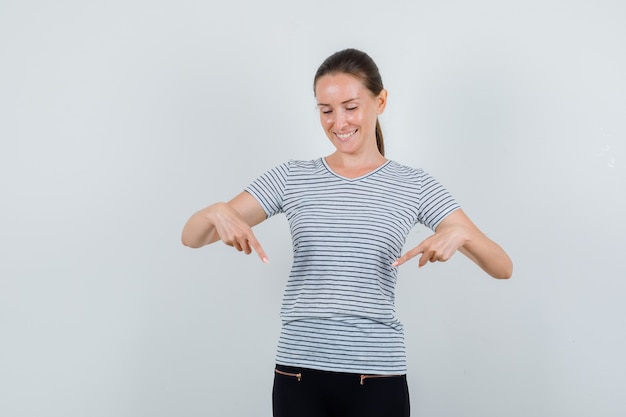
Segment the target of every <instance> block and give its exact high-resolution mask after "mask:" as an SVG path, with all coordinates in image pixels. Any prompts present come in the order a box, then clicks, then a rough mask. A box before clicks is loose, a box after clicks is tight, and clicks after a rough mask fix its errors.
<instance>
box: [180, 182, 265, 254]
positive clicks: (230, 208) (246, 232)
mask: <svg viewBox="0 0 626 417" xmlns="http://www.w3.org/2000/svg"><path fill="white" fill-rule="evenodd" d="M265 218H266V215H265V211H263V208H262V207H261V205H260V204H259V203H258V201H257V200H256V199H255V198H254V197H252V196H251V195H250V194H249V193H247V192H242V193H241V194H239V195H237V196H236V197H235V198H233V199H232V200H231V201H229V202H228V203H216V204H213V205H211V206H209V207H207V208H205V209H202V210H200V211H199V212H197V213H195V214H194V215H193V216H191V217H190V218H189V220H188V221H187V223H186V224H185V227H184V228H183V233H182V242H183V245H185V246H189V247H192V248H199V247H202V246H204V245H208V244H210V243H213V242H216V241H217V240H221V241H222V242H224V243H225V244H227V245H228V246H232V247H234V248H235V249H237V250H238V251H240V252H244V253H245V254H250V253H252V251H253V250H254V251H255V252H256V253H257V255H258V256H259V258H260V259H261V260H262V261H263V262H265V263H267V262H268V258H267V255H266V254H265V251H264V250H263V247H262V246H261V244H260V243H259V241H258V240H257V238H256V236H255V235H254V232H253V231H252V227H253V226H255V225H257V224H259V223H260V222H262V221H263V220H265Z"/></svg>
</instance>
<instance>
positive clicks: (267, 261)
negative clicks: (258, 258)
mask: <svg viewBox="0 0 626 417" xmlns="http://www.w3.org/2000/svg"><path fill="white" fill-rule="evenodd" d="M262 261H263V263H264V264H268V263H270V260H269V259H267V258H266V257H265V256H264V257H263V259H262Z"/></svg>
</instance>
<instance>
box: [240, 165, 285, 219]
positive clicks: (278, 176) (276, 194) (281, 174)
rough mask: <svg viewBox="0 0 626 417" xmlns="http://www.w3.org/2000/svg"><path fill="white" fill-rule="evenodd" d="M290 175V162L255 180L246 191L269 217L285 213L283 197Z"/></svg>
mask: <svg viewBox="0 0 626 417" xmlns="http://www.w3.org/2000/svg"><path fill="white" fill-rule="evenodd" d="M288 175H289V162H285V163H283V164H281V165H278V166H277V167H274V168H272V169H270V170H269V171H267V172H266V173H264V174H263V175H261V176H260V177H259V178H257V179H256V180H254V181H253V182H252V183H251V184H250V185H248V187H246V189H245V190H246V191H247V192H248V193H250V194H251V195H252V196H253V197H254V198H256V200H257V201H258V202H259V204H261V206H262V207H263V210H264V211H265V214H266V215H267V217H271V216H273V215H275V214H278V213H281V212H282V211H283V196H284V194H285V187H286V184H287V177H288Z"/></svg>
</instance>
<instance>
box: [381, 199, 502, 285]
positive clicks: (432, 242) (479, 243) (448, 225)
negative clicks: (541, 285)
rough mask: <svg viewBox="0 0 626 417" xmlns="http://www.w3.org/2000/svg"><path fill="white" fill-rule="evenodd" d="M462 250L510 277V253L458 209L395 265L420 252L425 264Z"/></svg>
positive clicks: (490, 269) (487, 268)
mask: <svg viewBox="0 0 626 417" xmlns="http://www.w3.org/2000/svg"><path fill="white" fill-rule="evenodd" d="M457 250H458V251H460V252H461V253H463V254H464V255H465V256H467V257H468V258H469V259H471V260H472V261H473V262H475V263H476V264H477V265H478V266H480V267H481V268H482V269H483V270H484V271H485V272H487V273H488V274H489V275H491V276H492V277H494V278H510V277H511V274H512V273H513V263H512V262H511V259H510V258H509V255H507V254H506V252H505V251H504V250H503V249H502V248H501V247H500V246H499V245H498V244H497V243H495V242H494V241H492V240H491V239H489V238H488V237H487V236H485V234H484V233H483V232H481V231H480V229H478V227H476V226H475V225H474V223H472V221H471V220H470V219H469V217H467V215H466V214H465V213H464V212H463V210H461V209H458V210H456V211H455V212H453V213H451V214H450V215H448V216H447V217H446V218H445V219H444V220H443V221H442V222H441V223H440V224H439V225H438V226H437V229H436V230H435V233H434V234H433V235H432V236H430V237H428V238H426V239H425V240H424V241H423V242H422V243H420V244H419V245H417V246H416V247H414V248H413V249H411V250H409V251H408V252H406V253H405V254H404V255H402V256H401V257H400V258H398V259H397V260H396V261H395V262H394V263H393V264H392V266H400V265H402V264H403V263H405V262H406V261H408V260H409V259H411V258H414V257H415V256H417V255H420V254H421V255H422V256H421V257H420V260H419V263H418V266H419V267H420V268H421V267H422V266H424V265H426V263H428V262H445V261H447V260H448V259H450V258H451V257H452V255H454V254H455V252H456V251H457Z"/></svg>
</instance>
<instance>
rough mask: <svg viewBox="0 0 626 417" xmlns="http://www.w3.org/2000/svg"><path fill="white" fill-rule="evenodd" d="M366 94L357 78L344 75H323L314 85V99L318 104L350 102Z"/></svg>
mask: <svg viewBox="0 0 626 417" xmlns="http://www.w3.org/2000/svg"><path fill="white" fill-rule="evenodd" d="M366 93H367V89H366V88H365V86H364V85H363V82H362V81H361V80H360V79H359V78H357V77H356V76H354V75H350V74H345V73H338V74H327V75H324V76H322V77H320V78H319V79H318V80H317V83H316V84H315V97H316V98H317V101H318V102H319V103H329V104H330V102H332V101H336V100H339V101H340V102H341V101H344V100H351V99H354V98H360V97H362V96H363V95H364V94H366Z"/></svg>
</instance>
